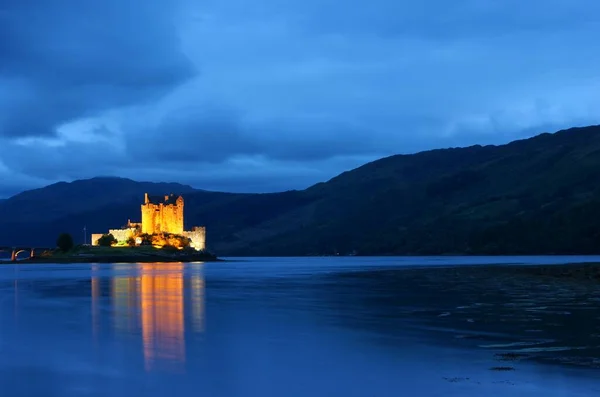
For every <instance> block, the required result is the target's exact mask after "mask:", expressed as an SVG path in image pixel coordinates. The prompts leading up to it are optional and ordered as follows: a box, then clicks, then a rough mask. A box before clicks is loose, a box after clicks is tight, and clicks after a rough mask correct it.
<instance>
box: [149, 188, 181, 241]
mask: <svg viewBox="0 0 600 397" xmlns="http://www.w3.org/2000/svg"><path fill="white" fill-rule="evenodd" d="M142 233H147V234H155V233H171V234H180V235H183V197H181V196H179V197H177V198H176V197H175V196H174V195H173V194H171V195H169V196H164V200H163V198H162V197H150V196H148V193H146V194H144V204H142Z"/></svg>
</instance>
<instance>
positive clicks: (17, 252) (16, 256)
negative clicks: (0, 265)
mask: <svg viewBox="0 0 600 397" xmlns="http://www.w3.org/2000/svg"><path fill="white" fill-rule="evenodd" d="M22 252H27V253H28V255H27V256H28V257H30V258H31V250H28V249H27V250H25V249H20V250H15V259H17V258H18V257H19V254H20V253H22Z"/></svg>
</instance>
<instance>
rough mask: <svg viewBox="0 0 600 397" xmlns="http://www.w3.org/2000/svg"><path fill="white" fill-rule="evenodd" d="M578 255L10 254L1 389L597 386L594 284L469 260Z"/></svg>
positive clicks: (4, 276)
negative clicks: (204, 259) (119, 259)
mask: <svg viewBox="0 0 600 397" xmlns="http://www.w3.org/2000/svg"><path fill="white" fill-rule="evenodd" d="M565 261H568V262H585V261H598V262H600V258H589V257H571V258H567V259H565V258H557V257H524V258H518V257H504V258H484V257H481V258H460V257H455V258H358V257H350V258H268V259H265V258H254V259H246V260H236V261H231V262H223V263H207V264H108V265H106V264H102V265H94V264H92V265H15V266H12V265H7V266H2V267H0V395H1V396H15V397H17V396H61V397H68V396H142V395H143V396H150V397H152V396H165V395H166V396H169V397H171V396H209V397H210V396H215V397H218V396H227V397H228V396H232V397H233V396H236V397H237V396H265V397H267V396H278V397H279V396H344V397H351V396H361V397H362V396H365V397H367V396H369V397H371V396H480V395H488V396H539V395H543V396H597V395H600V380H599V379H600V377H599V376H598V373H597V371H600V369H596V368H597V367H599V366H600V361H598V360H597V357H600V352H598V348H599V346H600V340H599V339H598V338H599V337H600V308H599V307H598V304H597V303H598V302H600V291H598V288H597V287H596V285H595V284H589V285H588V284H584V285H581V284H573V285H571V284H568V283H566V284H565V283H562V284H560V285H559V284H556V285H552V284H549V283H547V282H545V281H536V280H532V279H531V278H527V279H525V278H523V279H521V278H518V277H517V278H515V277H512V276H510V275H508V276H507V273H506V272H503V273H502V272H494V271H488V270H486V269H490V267H489V266H485V267H484V266H477V267H476V268H477V269H476V270H473V266H468V265H479V264H481V265H483V264H499V263H502V264H505V265H506V264H508V265H512V264H522V263H525V264H534V263H548V264H551V263H564V262H565ZM515 352H516V353H518V354H519V360H517V361H513V360H511V361H502V360H500V359H499V357H500V358H506V356H502V355H503V354H506V353H515ZM493 367H511V368H513V369H514V371H513V370H511V371H497V370H492V369H491V368H493Z"/></svg>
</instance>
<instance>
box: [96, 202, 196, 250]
mask: <svg viewBox="0 0 600 397" xmlns="http://www.w3.org/2000/svg"><path fill="white" fill-rule="evenodd" d="M141 209H142V222H141V223H134V222H131V221H130V220H129V221H127V225H126V226H124V227H123V228H121V229H111V230H109V231H108V233H110V234H112V235H113V237H114V238H115V239H116V240H117V242H118V243H117V245H124V244H126V243H127V241H128V240H129V239H132V238H133V239H135V240H136V245H139V244H140V241H141V239H140V237H139V236H140V235H157V234H171V235H178V236H184V237H187V238H189V239H190V240H191V243H190V246H191V247H192V248H195V249H197V250H204V249H206V228H204V227H203V226H196V227H193V228H192V230H191V231H184V230H183V197H181V196H177V197H176V196H175V195H173V194H170V195H166V196H161V197H151V196H149V195H148V193H145V194H144V204H142V206H141ZM100 237H102V234H92V245H98V239H99V238H100Z"/></svg>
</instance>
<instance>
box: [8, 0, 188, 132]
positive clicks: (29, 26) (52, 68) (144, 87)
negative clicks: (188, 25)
mask: <svg viewBox="0 0 600 397" xmlns="http://www.w3.org/2000/svg"><path fill="white" fill-rule="evenodd" d="M173 4H175V3H173V2H167V1H163V0H157V1H141V0H103V1H93V0H89V1H86V0H83V1H82V0H58V1H55V0H35V1H34V0H8V1H7V0H4V1H2V2H1V3H0V37H1V38H2V39H1V40H0V60H2V61H1V62H0V86H5V87H7V90H5V92H4V95H2V94H1V93H0V136H5V137H24V136H51V135H54V134H55V133H56V129H57V127H59V126H60V125H61V124H63V123H67V122H70V121H73V120H76V119H78V118H82V117H89V116H91V115H96V114H99V113H100V112H101V111H104V110H107V109H113V108H118V107H123V106H128V105H131V104H137V103H139V102H142V101H146V100H151V99H156V98H157V97H160V96H161V95H164V94H165V93H166V92H168V91H169V90H170V89H172V88H173V87H174V86H176V85H178V84H180V83H182V82H184V81H186V80H187V79H188V78H190V77H191V76H192V74H193V68H192V65H191V63H190V62H189V61H188V60H187V58H186V57H185V56H184V54H183V53H182V52H181V49H180V43H179V38H178V36H177V30H176V27H175V23H176V20H175V12H174V8H173V7H174V6H173Z"/></svg>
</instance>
